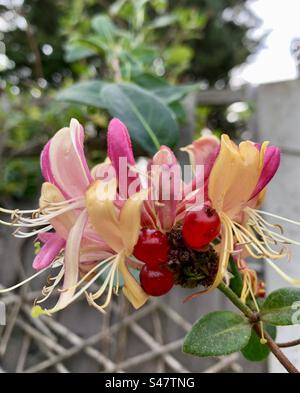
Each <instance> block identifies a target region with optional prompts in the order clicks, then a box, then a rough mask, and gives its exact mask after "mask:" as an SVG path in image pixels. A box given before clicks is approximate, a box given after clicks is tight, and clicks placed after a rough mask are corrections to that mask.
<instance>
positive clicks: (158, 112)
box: [101, 84, 178, 154]
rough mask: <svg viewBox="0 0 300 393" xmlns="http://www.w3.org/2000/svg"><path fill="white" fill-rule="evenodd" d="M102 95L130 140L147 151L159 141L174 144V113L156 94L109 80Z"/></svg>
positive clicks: (175, 133)
mask: <svg viewBox="0 0 300 393" xmlns="http://www.w3.org/2000/svg"><path fill="white" fill-rule="evenodd" d="M101 98H102V100H103V102H105V105H106V108H107V110H108V112H109V113H110V114H111V116H115V117H118V118H119V119H120V120H122V121H123V122H124V123H125V124H126V126H127V127H128V130H129V132H130V135H131V137H132V139H133V141H134V142H135V143H137V144H138V145H140V146H141V147H142V148H143V149H144V150H145V151H147V152H148V153H150V154H153V153H155V152H156V151H157V149H158V148H159V146H160V145H162V144H164V145H168V146H170V147H174V146H176V144H177V142H178V125H177V123H176V121H175V116H174V114H173V112H172V111H171V110H170V109H169V108H168V107H167V105H166V104H165V103H164V102H163V101H162V100H160V98H159V97H157V96H156V95H155V94H153V93H151V92H149V91H147V90H144V89H142V88H140V87H138V86H136V85H133V84H109V85H107V86H105V87H104V88H103V89H102V90H101Z"/></svg>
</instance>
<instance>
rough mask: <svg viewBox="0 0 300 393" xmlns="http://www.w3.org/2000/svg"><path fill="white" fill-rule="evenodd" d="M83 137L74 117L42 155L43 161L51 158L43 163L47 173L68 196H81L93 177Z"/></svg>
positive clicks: (82, 132) (55, 136)
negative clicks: (84, 148) (88, 164)
mask: <svg viewBox="0 0 300 393" xmlns="http://www.w3.org/2000/svg"><path fill="white" fill-rule="evenodd" d="M83 140H84V131H83V128H82V126H81V125H80V124H79V123H78V121H77V120H75V119H72V120H71V123H70V127H69V128H62V129H61V130H59V131H58V132H57V133H56V134H55V135H54V137H53V138H52V139H51V141H50V144H49V148H48V147H46V150H45V152H44V153H43V154H42V161H43V162H47V161H48V164H47V165H46V164H42V166H43V167H44V168H46V169H45V170H44V173H45V174H46V176H47V177H49V180H50V181H51V182H53V183H54V184H55V185H56V186H57V187H58V188H59V189H60V190H61V192H62V193H63V194H64V196H66V197H69V198H73V197H77V196H82V195H83V194H84V193H85V191H86V190H87V188H88V186H89V185H90V183H91V181H92V180H93V179H92V176H91V174H90V172H89V169H88V166H87V163H86V159H85V156H84V151H83ZM47 151H48V152H47ZM47 157H48V159H46V158H47Z"/></svg>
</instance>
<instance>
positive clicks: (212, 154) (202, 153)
mask: <svg viewBox="0 0 300 393" xmlns="http://www.w3.org/2000/svg"><path fill="white" fill-rule="evenodd" d="M219 149H220V141H219V139H218V138H217V137H215V136H203V137H200V138H198V139H197V140H195V141H194V142H193V143H192V144H191V145H189V146H187V147H185V148H184V149H183V150H185V151H187V152H188V153H189V155H190V158H191V163H192V165H204V178H205V179H206V178H207V177H208V176H209V173H210V171H211V168H212V166H213V164H214V162H215V160H216V157H217V155H218V152H219Z"/></svg>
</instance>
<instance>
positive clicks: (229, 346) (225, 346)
mask: <svg viewBox="0 0 300 393" xmlns="http://www.w3.org/2000/svg"><path fill="white" fill-rule="evenodd" d="M250 336H251V326H250V324H249V322H248V320H247V319H246V318H245V317H243V316H242V315H238V314H235V313H234V312H232V311H216V312H212V313H210V314H207V315H205V316H204V317H203V318H201V319H199V321H197V322H196V323H195V324H194V325H193V327H192V330H191V331H190V332H189V333H188V334H187V336H186V337H185V340H184V343H183V351H184V352H186V353H189V354H191V355H195V356H200V357H204V356H221V355H228V354H230V353H233V352H237V351H240V350H241V349H242V348H244V347H245V346H246V345H247V344H248V342H249V340H250Z"/></svg>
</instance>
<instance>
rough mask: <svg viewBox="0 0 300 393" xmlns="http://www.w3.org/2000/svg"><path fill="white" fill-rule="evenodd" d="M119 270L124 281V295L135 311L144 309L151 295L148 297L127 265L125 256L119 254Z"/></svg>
mask: <svg viewBox="0 0 300 393" xmlns="http://www.w3.org/2000/svg"><path fill="white" fill-rule="evenodd" d="M118 268H119V270H120V272H121V274H122V277H123V280H124V286H123V293H124V295H125V296H126V298H127V299H128V301H129V302H130V303H131V304H132V306H133V307H134V308H135V309H138V308H140V307H142V306H143V305H144V304H145V302H146V301H147V299H148V298H149V295H147V294H146V293H145V292H144V290H143V288H142V287H141V286H140V285H139V284H138V283H137V282H136V280H135V278H134V277H133V275H132V274H131V273H130V272H129V270H128V268H127V266H126V264H125V255H124V254H119V261H118Z"/></svg>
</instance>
